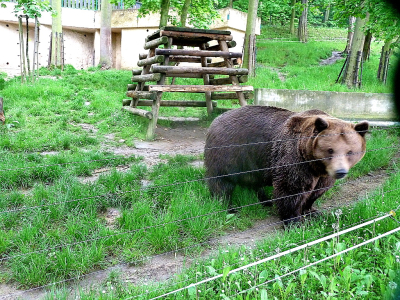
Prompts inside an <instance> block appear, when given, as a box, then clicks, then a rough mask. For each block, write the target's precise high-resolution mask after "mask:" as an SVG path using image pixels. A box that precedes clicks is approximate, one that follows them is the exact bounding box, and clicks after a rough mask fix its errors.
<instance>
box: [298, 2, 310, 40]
mask: <svg viewBox="0 0 400 300" xmlns="http://www.w3.org/2000/svg"><path fill="white" fill-rule="evenodd" d="M301 6H302V12H301V16H300V18H299V28H298V30H297V36H298V38H299V41H300V42H303V43H307V40H308V32H307V15H308V0H301Z"/></svg>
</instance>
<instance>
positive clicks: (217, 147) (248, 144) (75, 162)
mask: <svg viewBox="0 0 400 300" xmlns="http://www.w3.org/2000/svg"><path fill="white" fill-rule="evenodd" d="M392 129H400V126H398V127H396V126H393V127H389V128H381V127H380V128H375V129H374V130H367V131H361V132H369V133H372V132H373V131H382V130H392ZM345 134H356V133H354V132H343V133H334V134H325V135H320V136H319V137H326V136H336V135H345ZM312 138H315V136H307V137H299V138H292V139H278V140H273V141H265V142H255V143H245V144H230V145H222V146H215V147H207V148H204V151H208V150H212V149H224V148H231V147H248V146H257V145H265V144H270V143H280V142H291V141H299V140H304V139H312ZM139 156H140V155H139ZM128 158H129V157H128ZM117 159H127V158H126V157H125V158H121V157H112V158H104V159H94V160H82V161H72V162H66V163H58V164H47V165H39V166H27V167H20V168H7V169H1V170H0V172H6V171H16V170H25V169H32V168H47V167H55V166H64V165H70V164H81V163H91V162H100V161H107V160H117Z"/></svg>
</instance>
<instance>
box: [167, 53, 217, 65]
mask: <svg viewBox="0 0 400 300" xmlns="http://www.w3.org/2000/svg"><path fill="white" fill-rule="evenodd" d="M169 61H170V62H179V63H181V62H188V63H201V57H200V56H187V55H174V56H170V57H169ZM207 63H211V58H207Z"/></svg>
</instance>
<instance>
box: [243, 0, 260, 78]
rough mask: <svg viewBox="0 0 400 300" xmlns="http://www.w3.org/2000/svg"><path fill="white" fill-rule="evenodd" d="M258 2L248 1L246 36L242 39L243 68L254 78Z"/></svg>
mask: <svg viewBox="0 0 400 300" xmlns="http://www.w3.org/2000/svg"><path fill="white" fill-rule="evenodd" d="M257 8H258V0H249V8H248V11H247V25H246V34H245V37H244V53H243V68H248V69H249V75H250V76H255V65H254V63H255V38H256V35H255V32H256V24H257Z"/></svg>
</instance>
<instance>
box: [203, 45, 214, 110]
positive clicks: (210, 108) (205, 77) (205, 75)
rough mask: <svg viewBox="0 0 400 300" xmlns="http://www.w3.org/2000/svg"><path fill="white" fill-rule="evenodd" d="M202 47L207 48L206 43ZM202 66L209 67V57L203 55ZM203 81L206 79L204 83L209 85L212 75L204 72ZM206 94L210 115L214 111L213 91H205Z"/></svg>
mask: <svg viewBox="0 0 400 300" xmlns="http://www.w3.org/2000/svg"><path fill="white" fill-rule="evenodd" d="M200 49H201V50H206V45H205V44H201V46H200ZM201 66H202V67H207V57H203V56H202V57H201ZM203 81H204V85H209V84H210V75H209V74H204V75H203ZM204 94H205V97H206V105H207V113H208V115H211V114H212V112H213V106H212V102H211V92H205V93H204Z"/></svg>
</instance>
